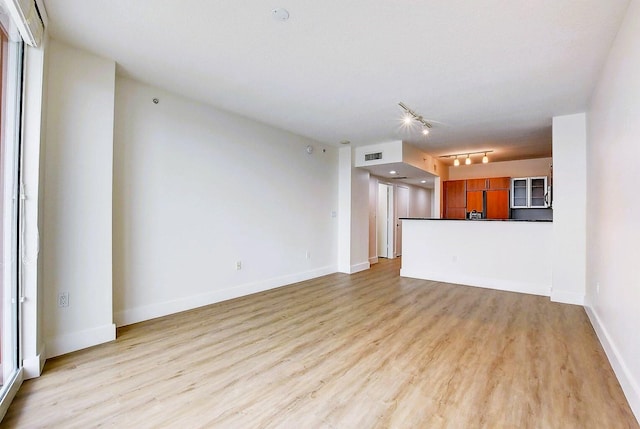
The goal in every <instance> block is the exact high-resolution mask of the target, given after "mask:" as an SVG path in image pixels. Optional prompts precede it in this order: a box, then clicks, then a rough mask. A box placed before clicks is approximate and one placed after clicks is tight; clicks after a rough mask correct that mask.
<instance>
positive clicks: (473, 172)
mask: <svg viewBox="0 0 640 429" xmlns="http://www.w3.org/2000/svg"><path fill="white" fill-rule="evenodd" d="M554 156H555V153H554ZM551 162H552V159H551V158H537V159H522V160H517V161H502V162H489V163H488V164H471V165H465V164H461V165H460V166H458V167H453V166H451V167H449V179H448V180H463V179H482V178H485V177H531V176H549V175H550V174H551V169H550V166H551Z"/></svg>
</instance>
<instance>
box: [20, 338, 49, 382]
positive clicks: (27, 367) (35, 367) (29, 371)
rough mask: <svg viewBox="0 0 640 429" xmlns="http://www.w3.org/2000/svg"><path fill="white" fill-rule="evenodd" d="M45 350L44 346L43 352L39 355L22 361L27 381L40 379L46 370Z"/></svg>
mask: <svg viewBox="0 0 640 429" xmlns="http://www.w3.org/2000/svg"><path fill="white" fill-rule="evenodd" d="M44 350H46V347H45V346H43V351H42V353H40V354H39V355H36V356H32V357H29V358H25V359H23V360H22V368H23V370H24V379H25V380H29V379H30V378H36V377H40V374H42V369H43V368H44V363H45V362H46V359H45V358H44V357H45V353H44Z"/></svg>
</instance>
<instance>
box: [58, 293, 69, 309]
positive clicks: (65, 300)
mask: <svg viewBox="0 0 640 429" xmlns="http://www.w3.org/2000/svg"><path fill="white" fill-rule="evenodd" d="M68 306H69V292H60V293H59V294H58V307H68Z"/></svg>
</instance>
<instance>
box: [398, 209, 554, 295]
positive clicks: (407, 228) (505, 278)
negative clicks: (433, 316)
mask: <svg viewBox="0 0 640 429" xmlns="http://www.w3.org/2000/svg"><path fill="white" fill-rule="evenodd" d="M552 229H553V223H552V222H550V221H519V220H451V219H425V218H417V219H416V218H404V219H402V232H403V234H402V236H403V237H402V268H401V270H400V275H401V276H402V277H413V278H419V279H424V280H434V281H441V282H447V283H457V284H464V285H469V286H478V287H484V288H491V289H498V290H505V291H513V292H521V293H529V294H535V295H544V296H549V295H550V294H551V272H552Z"/></svg>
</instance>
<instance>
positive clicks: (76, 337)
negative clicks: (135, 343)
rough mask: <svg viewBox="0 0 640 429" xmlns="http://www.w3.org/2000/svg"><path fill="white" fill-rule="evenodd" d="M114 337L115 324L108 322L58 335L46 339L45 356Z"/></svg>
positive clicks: (84, 346) (60, 353) (95, 343)
mask: <svg viewBox="0 0 640 429" xmlns="http://www.w3.org/2000/svg"><path fill="white" fill-rule="evenodd" d="M115 339H116V325H115V324H109V325H105V326H99V327H97V328H93V329H87V330H85V331H79V332H72V333H69V334H64V335H59V336H57V337H54V338H50V339H48V340H47V342H46V344H45V347H46V351H47V354H46V357H47V359H48V358H51V357H55V356H60V355H63V354H66V353H71V352H75V351H77V350H82V349H86V348H87V347H91V346H96V345H98V344H102V343H107V342H109V341H113V340H115Z"/></svg>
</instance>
